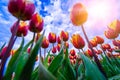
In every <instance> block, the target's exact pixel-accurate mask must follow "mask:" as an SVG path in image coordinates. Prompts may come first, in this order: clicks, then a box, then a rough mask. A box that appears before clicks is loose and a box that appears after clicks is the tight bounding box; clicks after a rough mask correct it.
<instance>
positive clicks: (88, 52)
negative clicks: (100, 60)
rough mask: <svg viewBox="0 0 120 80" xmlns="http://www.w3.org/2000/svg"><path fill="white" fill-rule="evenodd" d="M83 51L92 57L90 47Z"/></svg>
mask: <svg viewBox="0 0 120 80" xmlns="http://www.w3.org/2000/svg"><path fill="white" fill-rule="evenodd" d="M85 53H86V55H87V56H90V57H93V53H92V51H91V49H87V51H86V52H85Z"/></svg>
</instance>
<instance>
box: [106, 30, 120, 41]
mask: <svg viewBox="0 0 120 80" xmlns="http://www.w3.org/2000/svg"><path fill="white" fill-rule="evenodd" d="M104 34H105V36H106V38H108V39H115V38H117V37H118V33H117V32H115V31H114V30H113V29H110V28H109V29H108V30H106V31H105V32H104Z"/></svg>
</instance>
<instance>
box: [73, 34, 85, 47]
mask: <svg viewBox="0 0 120 80" xmlns="http://www.w3.org/2000/svg"><path fill="white" fill-rule="evenodd" d="M71 42H72V44H73V46H74V47H75V48H77V49H82V48H83V47H84V46H85V42H84V40H83V38H82V37H81V36H80V35H79V34H73V35H72V38H71Z"/></svg>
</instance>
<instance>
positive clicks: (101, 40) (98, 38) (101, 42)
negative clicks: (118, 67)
mask: <svg viewBox="0 0 120 80" xmlns="http://www.w3.org/2000/svg"><path fill="white" fill-rule="evenodd" d="M93 39H94V40H95V41H96V42H97V44H103V43H104V39H103V38H102V37H100V36H95V37H94V38H93Z"/></svg>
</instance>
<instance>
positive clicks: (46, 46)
mask: <svg viewBox="0 0 120 80" xmlns="http://www.w3.org/2000/svg"><path fill="white" fill-rule="evenodd" d="M48 46H49V41H48V40H47V39H46V37H44V38H43V41H42V45H41V47H42V48H48Z"/></svg>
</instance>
